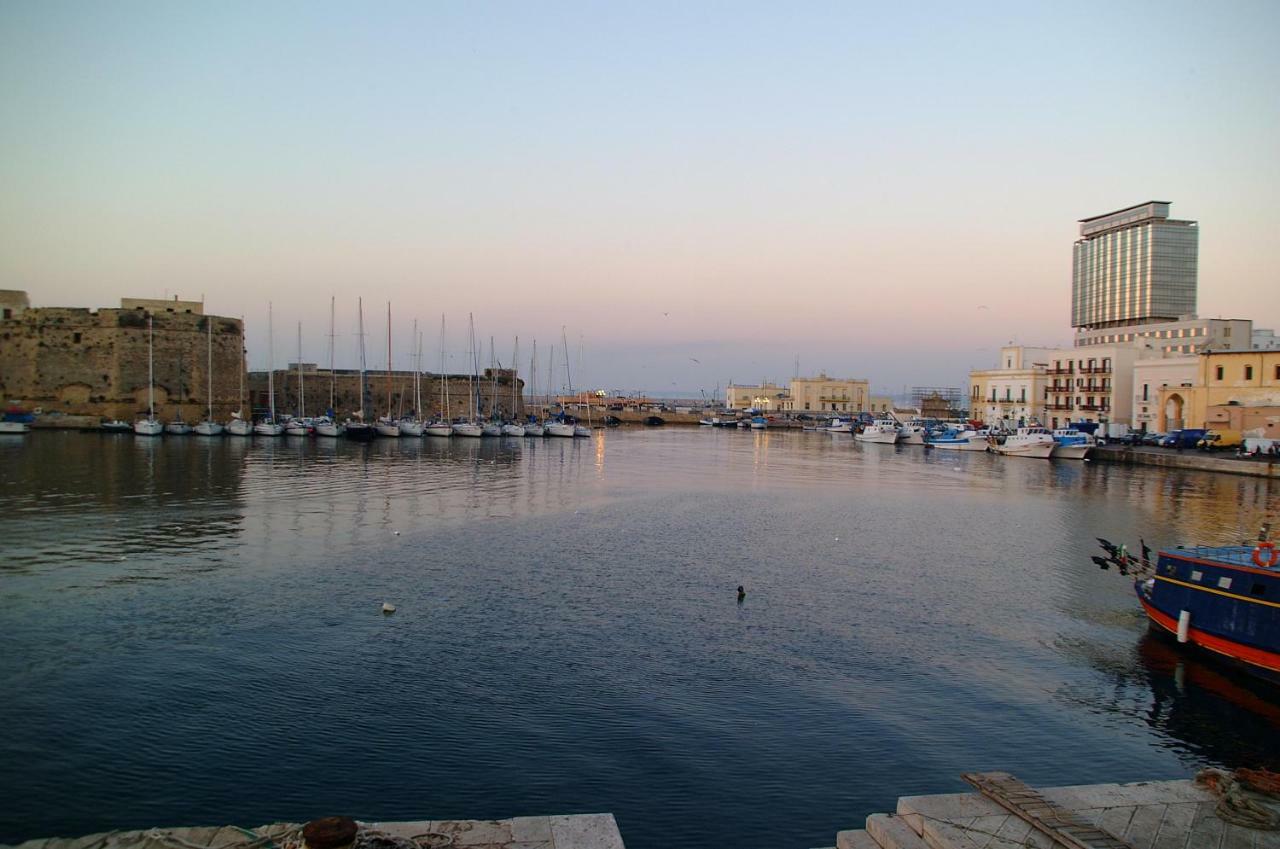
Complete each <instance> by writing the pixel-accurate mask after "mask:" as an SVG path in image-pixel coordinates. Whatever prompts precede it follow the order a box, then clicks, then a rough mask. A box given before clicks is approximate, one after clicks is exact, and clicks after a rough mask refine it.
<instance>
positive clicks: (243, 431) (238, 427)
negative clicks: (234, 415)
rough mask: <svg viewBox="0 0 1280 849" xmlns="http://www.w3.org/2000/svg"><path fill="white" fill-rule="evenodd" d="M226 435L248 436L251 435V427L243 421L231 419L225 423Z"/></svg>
mask: <svg viewBox="0 0 1280 849" xmlns="http://www.w3.org/2000/svg"><path fill="white" fill-rule="evenodd" d="M227 433H228V434H230V435H231V436H248V435H249V434H251V433H253V425H251V424H249V423H248V422H247V421H245V420H244V419H232V420H231V421H229V422H227Z"/></svg>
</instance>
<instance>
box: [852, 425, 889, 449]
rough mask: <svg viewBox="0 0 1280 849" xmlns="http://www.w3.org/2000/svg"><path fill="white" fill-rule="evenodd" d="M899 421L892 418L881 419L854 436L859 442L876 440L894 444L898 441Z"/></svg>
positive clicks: (880, 442) (876, 441) (885, 443)
mask: <svg viewBox="0 0 1280 849" xmlns="http://www.w3.org/2000/svg"><path fill="white" fill-rule="evenodd" d="M899 436H900V434H899V433H898V423H897V422H895V421H893V420H891V419H879V420H877V421H873V422H872V423H871V424H869V425H867V426H866V427H864V428H863V429H862V430H861V431H859V432H857V433H855V434H854V435H853V438H854V439H856V440H858V441H859V442H875V443H879V444H883V445H893V444H894V443H895V442H897V441H898V437H899Z"/></svg>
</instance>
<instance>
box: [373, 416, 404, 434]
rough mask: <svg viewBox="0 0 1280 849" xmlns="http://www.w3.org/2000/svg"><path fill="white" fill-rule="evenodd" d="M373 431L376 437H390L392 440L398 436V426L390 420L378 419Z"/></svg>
mask: <svg viewBox="0 0 1280 849" xmlns="http://www.w3.org/2000/svg"><path fill="white" fill-rule="evenodd" d="M373 429H374V430H376V431H377V432H378V436H390V437H392V438H394V437H398V436H399V435H400V424H399V423H398V422H393V421H392V420H391V419H385V418H384V419H378V420H377V421H376V422H375V423H374V425H373Z"/></svg>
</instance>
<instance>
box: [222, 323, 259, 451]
mask: <svg viewBox="0 0 1280 849" xmlns="http://www.w3.org/2000/svg"><path fill="white" fill-rule="evenodd" d="M240 328H241V333H242V334H243V331H244V316H243V315H242V316H240ZM248 365H249V364H248V363H247V362H245V351H244V336H243V335H242V336H241V337H240V394H239V395H237V396H236V401H237V402H238V403H239V404H240V409H238V410H236V411H235V412H234V413H232V414H231V421H229V422H227V430H226V432H227V434H229V435H230V436H248V435H249V434H251V433H253V425H252V424H251V423H250V422H248V421H246V420H245V418H244V373H245V371H246V369H247V367H248Z"/></svg>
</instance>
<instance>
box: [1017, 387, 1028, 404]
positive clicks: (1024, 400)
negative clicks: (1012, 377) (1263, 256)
mask: <svg viewBox="0 0 1280 849" xmlns="http://www.w3.org/2000/svg"><path fill="white" fill-rule="evenodd" d="M1018 401H1019V402H1020V403H1023V404H1025V403H1027V387H1025V386H1024V387H1022V391H1021V393H1020V394H1019V395H1018Z"/></svg>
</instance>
